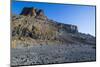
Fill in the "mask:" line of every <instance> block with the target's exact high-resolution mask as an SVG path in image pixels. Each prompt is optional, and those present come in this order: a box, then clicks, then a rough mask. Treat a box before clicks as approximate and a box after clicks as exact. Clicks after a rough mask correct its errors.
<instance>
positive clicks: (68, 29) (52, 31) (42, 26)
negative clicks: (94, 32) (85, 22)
mask: <svg viewBox="0 0 100 67" xmlns="http://www.w3.org/2000/svg"><path fill="white" fill-rule="evenodd" d="M11 27H12V28H11V30H12V42H14V40H15V41H17V40H20V41H21V40H23V41H25V42H26V40H27V39H28V40H29V39H31V40H36V41H37V40H43V41H45V40H48V41H51V40H52V41H59V42H66V43H79V42H80V43H89V44H95V38H94V37H93V36H91V35H90V36H88V35H86V34H84V37H82V36H83V34H81V33H80V32H78V27H77V26H75V25H71V24H63V23H59V22H56V21H54V20H51V19H49V18H47V16H45V14H44V11H43V10H42V9H36V8H33V7H25V8H23V10H22V12H21V13H20V15H13V16H12V23H11ZM85 36H86V37H85ZM89 37H91V38H90V39H88V41H87V38H89ZM28 40H27V41H28ZM31 40H29V42H30V41H31Z"/></svg>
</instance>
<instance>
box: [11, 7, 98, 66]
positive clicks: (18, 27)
mask: <svg viewBox="0 0 100 67" xmlns="http://www.w3.org/2000/svg"><path fill="white" fill-rule="evenodd" d="M95 60H96V41H95V37H93V36H92V35H90V34H85V33H81V32H79V31H78V27H77V26H76V25H71V24H63V23H60V22H57V21H54V20H51V19H49V18H48V17H47V16H45V13H44V12H43V10H41V9H37V8H33V7H25V8H23V10H22V12H21V13H20V15H12V22H11V65H12V66H14V67H16V66H23V65H24V66H25V65H39V64H54V63H56V64H57V63H67V62H68V63H69V62H84V61H85V62H86V61H95Z"/></svg>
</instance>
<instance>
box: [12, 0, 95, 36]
mask: <svg viewBox="0 0 100 67" xmlns="http://www.w3.org/2000/svg"><path fill="white" fill-rule="evenodd" d="M23 7H35V8H40V9H43V10H44V13H45V15H46V16H47V17H48V18H49V19H52V20H55V21H58V22H61V23H65V24H73V25H77V26H78V30H79V32H82V33H86V34H88V33H89V34H91V35H94V36H95V6H86V5H85V6H83V5H72V4H66V5H65V4H47V3H41V2H38V3H36V2H22V1H21V2H20V1H13V2H12V14H19V13H20V12H21V11H22V9H23Z"/></svg>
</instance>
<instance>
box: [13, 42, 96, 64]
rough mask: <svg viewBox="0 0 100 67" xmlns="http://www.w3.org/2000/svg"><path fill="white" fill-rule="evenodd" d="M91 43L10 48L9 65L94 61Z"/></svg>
mask: <svg viewBox="0 0 100 67" xmlns="http://www.w3.org/2000/svg"><path fill="white" fill-rule="evenodd" d="M95 51H96V50H95V48H94V46H93V45H88V44H63V45H60V44H55V45H42V46H41V45H37V46H30V47H24V48H12V49H11V54H12V55H11V59H12V60H11V65H38V64H54V63H56V64H57V63H67V62H68V63H69V62H83V61H95V60H96V53H95Z"/></svg>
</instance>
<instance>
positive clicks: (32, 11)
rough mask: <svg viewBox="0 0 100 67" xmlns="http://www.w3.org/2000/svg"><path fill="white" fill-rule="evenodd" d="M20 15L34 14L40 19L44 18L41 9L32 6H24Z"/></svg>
mask: <svg viewBox="0 0 100 67" xmlns="http://www.w3.org/2000/svg"><path fill="white" fill-rule="evenodd" d="M20 15H24V16H34V17H37V18H40V19H46V16H45V15H44V12H43V10H42V9H35V8H33V7H24V8H23V10H22V12H21V13H20Z"/></svg>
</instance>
